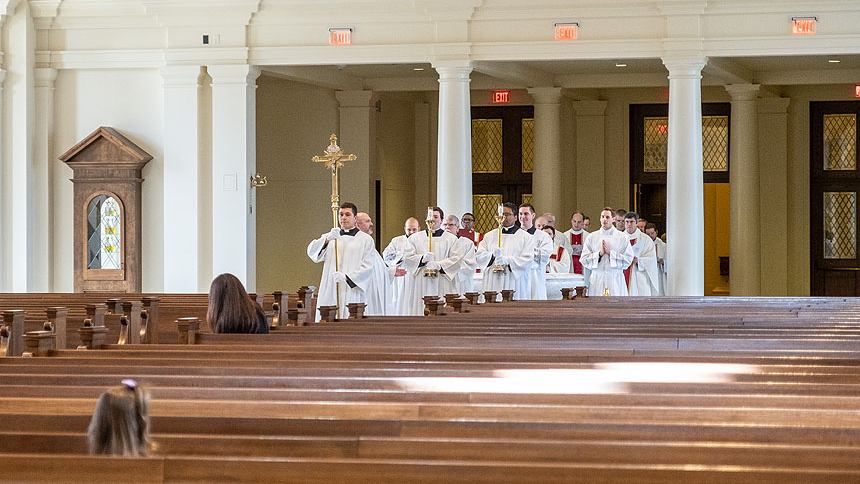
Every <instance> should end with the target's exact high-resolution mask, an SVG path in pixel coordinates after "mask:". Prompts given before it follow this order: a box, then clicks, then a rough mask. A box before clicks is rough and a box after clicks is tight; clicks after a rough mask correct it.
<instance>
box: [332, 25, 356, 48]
mask: <svg viewBox="0 0 860 484" xmlns="http://www.w3.org/2000/svg"><path fill="white" fill-rule="evenodd" d="M350 44H352V28H351V27H343V28H340V27H339V28H331V29H328V45H350Z"/></svg>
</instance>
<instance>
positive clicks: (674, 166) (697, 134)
mask: <svg viewBox="0 0 860 484" xmlns="http://www.w3.org/2000/svg"><path fill="white" fill-rule="evenodd" d="M706 62H707V58H705V57H690V58H664V59H663V64H664V65H665V66H666V68H667V69H668V70H669V157H668V166H667V184H666V185H667V186H666V215H667V217H666V232H667V233H668V235H667V254H666V264H667V269H668V277H667V284H668V286H669V287H668V291H667V294H668V295H670V296H702V295H704V291H705V231H704V224H703V220H704V216H705V215H704V201H703V197H704V194H703V187H702V86H701V82H702V68H703V67H704V66H705V63H706Z"/></svg>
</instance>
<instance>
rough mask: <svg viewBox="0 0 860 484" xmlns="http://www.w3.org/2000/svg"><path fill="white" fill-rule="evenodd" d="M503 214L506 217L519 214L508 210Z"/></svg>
mask: <svg viewBox="0 0 860 484" xmlns="http://www.w3.org/2000/svg"><path fill="white" fill-rule="evenodd" d="M502 215H504V216H505V217H516V216H517V214H515V213H508V212H505V213H503V214H502Z"/></svg>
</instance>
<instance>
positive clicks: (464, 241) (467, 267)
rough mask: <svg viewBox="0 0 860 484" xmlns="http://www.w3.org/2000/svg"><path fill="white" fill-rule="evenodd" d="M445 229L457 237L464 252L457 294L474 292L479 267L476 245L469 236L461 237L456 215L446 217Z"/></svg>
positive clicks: (458, 277)
mask: <svg viewBox="0 0 860 484" xmlns="http://www.w3.org/2000/svg"><path fill="white" fill-rule="evenodd" d="M443 228H444V229H445V230H446V231H448V232H450V233H451V234H452V235H454V236H455V237H457V242H458V243H459V244H460V246H461V248H462V250H463V260H462V261H461V263H460V270H459V272H457V294H465V293H467V292H473V291H474V289H473V286H474V283H475V269H477V267H478V261H477V259H476V258H475V253H476V249H475V244H474V242H473V241H472V240H471V239H470V238H469V237H467V236H462V235H460V234H461V233H462V232H461V231H462V229H460V220H459V219H457V216H456V215H448V216H447V217H445V223H444V224H443Z"/></svg>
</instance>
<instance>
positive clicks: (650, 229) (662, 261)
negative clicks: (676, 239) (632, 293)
mask: <svg viewBox="0 0 860 484" xmlns="http://www.w3.org/2000/svg"><path fill="white" fill-rule="evenodd" d="M645 235H647V236H648V237H650V238H651V240H653V241H654V248H655V249H656V250H657V273H658V276H659V277H658V279H659V282H660V284H659V286H658V287H657V295H658V296H665V295H666V242H663V240H662V239H660V237H657V226H656V225H654V224H652V223H648V224H646V225H645Z"/></svg>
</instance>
